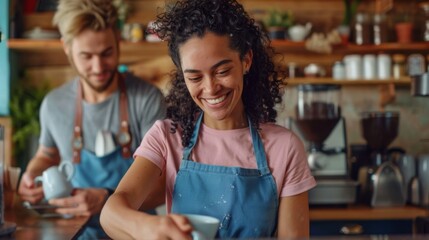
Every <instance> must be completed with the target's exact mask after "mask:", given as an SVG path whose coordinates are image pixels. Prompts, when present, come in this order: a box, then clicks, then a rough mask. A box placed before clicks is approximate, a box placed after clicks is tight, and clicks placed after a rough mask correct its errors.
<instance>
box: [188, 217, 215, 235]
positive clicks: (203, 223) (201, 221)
mask: <svg viewBox="0 0 429 240" xmlns="http://www.w3.org/2000/svg"><path fill="white" fill-rule="evenodd" d="M184 216H185V217H187V218H188V219H189V222H191V225H192V227H193V228H194V231H193V232H192V238H193V239H194V240H203V239H214V238H215V236H216V233H217V230H218V229H219V223H220V221H219V219H217V218H214V217H210V216H205V215H198V214H184Z"/></svg>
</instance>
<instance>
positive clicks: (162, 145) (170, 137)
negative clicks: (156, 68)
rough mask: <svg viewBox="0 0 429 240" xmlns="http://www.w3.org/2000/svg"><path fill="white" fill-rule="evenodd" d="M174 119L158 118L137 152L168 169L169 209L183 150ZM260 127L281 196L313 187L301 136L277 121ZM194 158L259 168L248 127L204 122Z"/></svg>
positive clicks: (195, 159) (314, 183) (194, 151)
mask: <svg viewBox="0 0 429 240" xmlns="http://www.w3.org/2000/svg"><path fill="white" fill-rule="evenodd" d="M171 123H172V122H171V120H158V121H157V122H156V123H155V124H154V125H153V126H152V128H151V129H150V130H149V131H148V132H147V133H146V135H145V137H144V138H143V141H142V143H141V145H140V146H139V147H138V148H137V150H136V152H135V153H134V157H136V156H139V157H143V158H146V159H148V160H150V161H152V162H153V163H154V164H155V165H157V166H158V167H159V168H160V169H161V170H162V171H166V191H167V192H166V193H167V196H166V201H167V202H166V203H167V211H168V212H170V209H171V203H172V196H173V189H174V182H175V179H176V174H177V172H178V171H179V166H180V160H181V159H182V154H183V147H182V141H181V137H180V135H181V132H180V130H177V131H176V133H174V134H172V133H171V131H170V130H171ZM260 129H261V130H260V131H259V134H260V136H261V139H262V142H263V144H264V148H265V154H266V156H267V160H268V166H269V168H270V170H271V173H272V174H273V176H274V179H275V182H276V184H277V191H278V194H279V197H286V196H293V195H296V194H299V193H302V192H305V191H307V190H309V189H311V188H313V187H314V186H315V185H316V181H315V179H314V177H313V176H312V175H311V171H310V169H309V167H308V163H307V155H306V152H305V150H304V146H303V144H302V142H301V141H300V140H299V139H298V137H297V136H296V135H295V134H294V133H293V132H291V131H290V130H288V129H286V128H284V127H281V126H278V125H275V124H270V123H268V124H260ZM191 159H192V160H193V161H195V162H199V163H204V164H211V165H220V166H234V167H243V168H257V165H256V159H255V155H254V153H253V145H252V138H251V135H250V130H249V128H242V129H233V130H216V129H212V128H209V127H207V126H205V125H204V124H201V128H200V132H199V136H198V141H197V143H196V144H195V147H194V149H193V150H192V154H191Z"/></svg>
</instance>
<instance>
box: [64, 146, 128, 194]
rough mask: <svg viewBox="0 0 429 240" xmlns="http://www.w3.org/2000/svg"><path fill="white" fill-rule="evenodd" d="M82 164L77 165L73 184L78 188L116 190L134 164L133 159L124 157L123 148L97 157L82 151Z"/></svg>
mask: <svg viewBox="0 0 429 240" xmlns="http://www.w3.org/2000/svg"><path fill="white" fill-rule="evenodd" d="M80 156H81V160H80V161H81V162H80V163H79V164H75V172H74V176H73V178H72V184H73V186H74V187H77V188H90V187H91V188H110V189H116V187H117V186H118V183H119V181H120V180H121V179H122V177H123V176H124V175H125V173H126V172H127V170H128V168H129V167H130V166H131V164H132V163H133V158H132V157H131V158H128V159H125V158H123V157H122V152H121V148H120V147H118V148H117V149H116V150H115V151H113V152H112V153H110V154H108V155H106V156H103V157H97V156H96V155H95V154H94V153H93V152H91V151H88V150H86V149H82V150H81V154H80Z"/></svg>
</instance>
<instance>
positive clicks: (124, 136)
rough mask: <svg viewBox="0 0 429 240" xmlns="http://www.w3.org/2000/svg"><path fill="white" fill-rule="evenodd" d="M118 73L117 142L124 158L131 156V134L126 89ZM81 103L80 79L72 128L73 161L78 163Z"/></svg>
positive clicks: (81, 145)
mask: <svg viewBox="0 0 429 240" xmlns="http://www.w3.org/2000/svg"><path fill="white" fill-rule="evenodd" d="M117 74H118V76H119V77H118V86H119V91H120V93H119V94H120V95H119V114H120V116H119V118H120V122H119V125H120V127H119V136H118V142H119V144H120V145H121V147H122V156H123V157H124V158H130V157H131V134H130V130H129V121H128V98H127V92H126V91H127V90H126V87H125V79H124V77H123V76H122V75H121V74H119V73H117ZM82 104H83V90H82V83H81V79H79V80H78V81H77V91H76V110H75V115H74V128H73V141H72V149H73V163H80V152H81V150H82V148H83V138H82V116H83V114H82Z"/></svg>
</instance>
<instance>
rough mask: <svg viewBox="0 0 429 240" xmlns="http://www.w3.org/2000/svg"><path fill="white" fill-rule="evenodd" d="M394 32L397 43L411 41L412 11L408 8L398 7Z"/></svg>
mask: <svg viewBox="0 0 429 240" xmlns="http://www.w3.org/2000/svg"><path fill="white" fill-rule="evenodd" d="M395 16H396V21H395V32H396V40H397V42H399V43H410V42H412V41H413V28H414V23H413V13H412V12H411V10H410V9H400V10H399V9H398V10H397V11H396V14H395Z"/></svg>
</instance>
